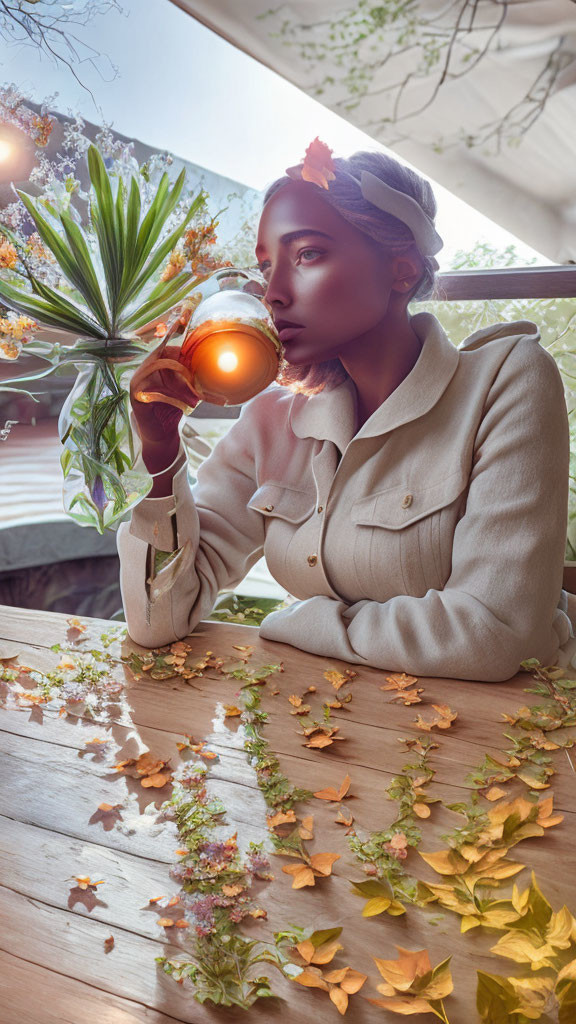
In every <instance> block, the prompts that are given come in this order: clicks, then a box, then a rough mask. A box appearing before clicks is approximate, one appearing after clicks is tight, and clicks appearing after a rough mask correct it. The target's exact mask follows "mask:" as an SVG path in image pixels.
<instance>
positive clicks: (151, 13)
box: [0, 0, 550, 269]
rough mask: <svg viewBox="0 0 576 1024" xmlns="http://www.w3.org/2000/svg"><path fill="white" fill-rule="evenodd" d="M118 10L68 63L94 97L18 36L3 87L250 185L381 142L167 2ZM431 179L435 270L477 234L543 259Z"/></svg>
mask: <svg viewBox="0 0 576 1024" xmlns="http://www.w3.org/2000/svg"><path fill="white" fill-rule="evenodd" d="M119 6H120V7H121V8H122V10H121V11H114V10H112V11H108V12H107V13H106V14H104V15H97V16H96V17H95V18H94V19H93V20H91V21H90V23H89V25H88V26H87V27H86V28H83V29H80V30H77V35H78V36H79V37H80V38H81V39H82V40H84V41H85V42H86V43H87V44H88V43H89V45H90V46H91V47H92V48H93V49H94V50H95V51H97V52H98V53H100V54H101V57H100V58H99V59H97V60H96V62H95V63H96V65H97V66H96V67H94V66H93V64H92V62H91V61H90V60H88V57H89V56H91V54H90V51H89V50H88V48H87V47H86V48H85V49H84V57H85V59H84V60H83V62H82V63H81V64H80V65H78V66H77V72H78V75H79V76H80V78H81V80H82V82H83V83H84V85H86V86H88V88H89V90H91V93H92V95H91V94H90V92H89V91H88V90H87V89H85V88H82V86H81V85H79V83H78V82H77V81H76V80H75V78H74V77H73V75H72V73H71V72H70V70H69V69H67V68H65V67H63V66H62V65H61V64H55V63H54V62H53V61H52V60H51V59H49V58H48V57H46V56H41V55H40V54H39V53H38V51H37V50H36V49H35V48H33V47H31V46H24V45H22V44H16V45H11V46H8V47H6V46H3V49H2V52H0V83H2V84H8V83H14V84H15V85H17V86H18V88H19V89H20V90H21V91H22V92H24V93H25V94H26V95H27V96H28V97H29V98H30V99H32V100H34V101H35V102H41V101H42V100H44V99H45V98H47V97H53V98H52V101H51V106H52V107H54V108H55V109H57V110H59V111H61V112H62V113H69V112H74V113H80V114H81V115H82V116H83V117H85V118H86V119H87V120H90V121H93V122H95V123H102V122H104V121H105V122H107V123H108V124H110V125H111V126H112V127H113V128H115V129H116V130H117V131H118V132H120V133H122V134H124V135H128V136H130V137H131V138H137V139H140V140H141V141H142V142H145V143H147V144H148V145H150V146H153V147H157V148H161V149H167V150H169V151H170V152H172V153H174V154H176V155H178V156H180V157H183V158H184V159H186V160H189V161H191V162H193V163H196V164H199V165H201V166H203V167H206V168H208V169H209V170H211V171H215V172H217V173H219V174H223V175H225V176H227V177H230V178H233V179H235V180H236V181H239V182H241V183H242V184H245V185H249V186H251V187H252V188H256V189H263V188H265V187H266V185H267V184H268V183H269V182H271V181H272V180H273V179H274V178H276V177H278V176H279V175H280V174H282V173H283V172H284V168H285V167H288V166H291V165H293V164H295V163H299V162H300V160H301V159H302V158H303V156H304V152H305V150H306V147H307V146H308V144H309V143H310V142H311V141H312V139H313V138H314V137H315V136H317V135H318V136H320V138H321V139H322V140H323V141H324V142H326V143H327V144H328V145H329V146H330V148H331V149H332V150H333V151H334V153H335V155H337V156H348V155H349V154H350V153H353V152H354V151H355V150H358V149H381V150H383V149H384V147H382V146H380V145H379V144H378V143H376V142H374V140H372V139H371V138H370V137H369V136H367V135H366V134H365V133H364V132H362V131H360V130H359V129H357V128H355V127H354V126H353V125H350V124H349V123H348V122H347V121H345V120H344V119H343V118H341V117H339V116H337V115H336V114H334V113H333V112H331V111H329V110H327V109H326V108H325V107H323V106H322V105H321V104H320V103H318V102H317V101H316V100H314V99H312V98H311V97H309V96H307V95H306V94H304V93H303V92H301V91H300V90H299V89H297V88H296V87H295V86H293V85H291V84H290V83H289V82H287V81H285V80H284V79H283V78H281V77H280V76H279V75H276V74H275V73H274V72H272V71H270V70H269V69H267V68H265V67H263V66H262V65H261V64H259V63H258V62H257V61H255V60H253V59H252V58H251V57H248V56H247V55H246V54H244V53H242V52H241V51H239V50H236V49H235V48H234V47H233V46H231V45H230V44H229V43H227V42H226V41H225V40H223V39H221V38H220V37H219V36H217V35H216V34H214V33H213V32H211V31H210V30H209V29H207V28H205V27H204V26H202V25H200V24H199V23H198V22H196V21H195V20H194V19H193V18H191V17H190V15H188V14H186V13H185V12H184V11H182V10H181V9H180V8H178V7H176V6H175V5H174V4H172V3H170V2H169V0H119ZM112 65H114V66H115V67H116V68H117V72H116V73H115V72H114V70H113V67H112ZM55 94H56V95H55ZM417 169H418V168H417ZM430 180H431V181H432V184H433V187H434V192H435V195H436V198H437V201H438V216H437V219H436V224H437V228H438V230H439V232H440V234H441V235H442V237H443V238H444V241H445V246H444V249H443V250H442V252H441V253H440V254H439V256H438V261H439V263H440V269H442V268H443V266H444V267H446V266H448V265H449V261H450V258H451V256H452V255H453V253H454V252H455V251H457V250H459V249H465V250H469V249H471V248H473V246H474V245H475V243H476V242H477V241H486V242H489V243H491V244H493V245H494V246H496V247H497V248H499V249H501V248H505V247H506V246H508V245H509V244H511V243H513V244H515V245H516V248H517V251H518V255H519V258H520V260H521V261H524V260H526V261H527V260H530V261H532V260H533V259H534V257H535V256H537V258H538V263H540V264H541V265H544V264H548V263H549V262H550V261H549V260H547V259H546V258H545V257H543V256H541V255H540V254H538V253H535V251H534V250H533V249H531V248H530V247H529V246H527V245H525V244H524V243H522V242H520V241H519V240H517V239H515V238H514V236H513V235H511V234H510V232H508V231H505V230H504V229H502V228H500V227H499V226H498V225H496V224H495V223H494V222H493V221H491V220H489V219H488V218H487V217H484V216H483V215H482V214H480V213H479V212H478V211H475V210H474V209H473V208H472V207H471V206H469V205H468V204H467V203H464V202H463V201H462V200H460V199H458V198H457V197H455V196H453V195H452V194H451V193H450V192H448V191H447V190H446V189H444V188H443V187H442V186H440V185H438V184H437V183H435V182H434V181H433V179H430Z"/></svg>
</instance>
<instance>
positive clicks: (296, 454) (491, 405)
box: [118, 313, 573, 681]
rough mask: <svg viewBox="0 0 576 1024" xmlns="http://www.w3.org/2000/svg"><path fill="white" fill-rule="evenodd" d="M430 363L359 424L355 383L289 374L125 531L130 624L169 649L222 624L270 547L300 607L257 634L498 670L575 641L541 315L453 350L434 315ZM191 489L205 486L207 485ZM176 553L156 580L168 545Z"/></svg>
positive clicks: (366, 659)
mask: <svg viewBox="0 0 576 1024" xmlns="http://www.w3.org/2000/svg"><path fill="white" fill-rule="evenodd" d="M412 325H413V327H414V329H415V330H416V332H417V334H418V335H419V337H420V339H421V341H422V350H421V352H420V356H419V358H418V360H417V362H416V364H415V366H414V367H413V369H412V371H411V372H410V373H409V374H408V376H407V377H406V378H405V379H404V380H403V381H402V383H401V384H400V385H399V387H398V388H396V390H395V391H394V392H393V393H392V394H391V395H390V397H389V398H387V399H386V401H385V402H383V404H382V405H381V406H380V408H379V409H377V410H376V412H375V413H374V414H373V415H372V416H371V417H370V419H369V420H368V421H367V422H366V423H365V424H364V425H363V426H362V428H361V429H360V430H359V431H358V432H357V433H356V432H355V425H356V407H355V389H354V386H353V384H352V382H351V381H350V380H347V381H345V382H344V383H343V384H341V385H339V386H338V387H336V388H334V389H332V390H330V391H323V392H321V393H320V394H318V395H315V396H313V397H310V398H307V397H305V396H304V395H295V394H294V393H292V392H291V391H288V390H287V389H285V388H281V387H279V386H277V385H272V386H271V387H270V388H268V389H267V390H266V391H264V392H262V393H261V394H260V395H258V396H257V397H256V398H254V399H252V401H250V402H249V403H247V405H245V406H244V408H243V409H242V412H241V415H240V417H239V419H238V421H237V422H236V423H235V424H234V426H233V427H232V428H231V429H230V431H229V432H228V434H227V435H226V437H225V438H224V439H223V440H221V441H220V442H219V444H218V445H217V446H216V448H215V450H214V451H213V453H212V454H211V455H210V456H209V458H208V459H206V461H205V462H204V463H203V465H202V466H201V468H200V469H199V471H198V480H197V483H196V484H195V486H194V488H193V490H192V492H191V491H190V488H189V485H188V482H187V473H186V467H185V466H184V467H183V468H182V469H181V470H180V471H179V472H178V473H177V474H176V476H175V478H174V484H173V496H172V497H167V498H156V499H144V501H142V502H141V503H140V504H139V505H138V506H137V507H136V508H135V510H134V512H133V514H132V520H131V523H130V524H123V525H122V527H121V528H120V530H119V533H118V550H119V553H120V559H121V568H122V573H121V575H122V590H123V597H124V607H125V611H126V619H127V623H128V630H129V633H130V635H131V636H132V637H133V639H134V640H136V641H137V642H138V643H140V644H143V645H145V646H150V647H152V646H158V645H161V644H165V643H168V642H170V641H172V640H174V639H176V638H180V637H183V636H185V635H186V634H187V633H189V632H190V631H191V630H192V629H193V628H194V626H195V625H196V623H197V622H198V621H199V620H200V619H202V618H205V617H206V616H208V615H209V614H210V612H211V610H212V607H213V605H214V602H215V600H216V597H217V594H218V592H219V591H220V590H221V589H223V588H230V587H234V586H236V585H237V584H238V583H239V582H240V581H241V580H242V579H243V577H244V576H245V575H246V573H247V572H248V570H249V569H250V568H251V566H252V565H253V564H254V563H255V562H256V561H257V559H258V558H260V557H261V556H262V554H264V555H265V556H266V561H267V563H268V566H269V569H270V571H271V573H272V575H273V576H274V577H275V579H276V580H277V581H278V582H279V583H280V584H281V586H282V587H284V588H285V589H286V590H287V591H288V592H289V593H291V594H293V595H294V596H295V597H296V598H298V599H299V600H298V601H297V602H296V603H294V604H293V605H291V606H290V607H288V608H287V609H285V610H282V611H279V612H274V613H273V614H271V615H269V616H268V617H267V618H266V619H265V620H264V622H263V623H262V625H261V627H260V635H261V636H262V637H265V638H266V639H269V640H277V641H281V642H283V643H288V644H292V645H294V646H295V647H299V648H301V649H302V650H306V651H311V652H312V653H314V654H319V655H324V656H327V657H333V658H341V659H344V660H345V661H349V662H355V663H359V664H366V665H371V666H376V667H379V668H386V669H389V670H392V671H405V672H409V673H413V674H415V675H424V676H448V677H455V678H462V679H478V680H486V681H496V680H504V679H508V678H510V677H511V676H512V675H514V674H515V673H516V672H517V671H518V669H519V665H520V662H521V661H522V660H523V659H525V658H532V657H535V658H538V659H540V661H541V662H542V663H544V664H546V665H549V664H554V663H556V660H557V658H558V656H559V653H560V652H561V649H563V645H565V644H568V645H569V641H570V638H571V636H572V635H573V629H572V624H571V620H570V618H569V617H568V615H567V610H568V605H567V600H566V594H565V592H564V591H563V590H562V589H561V588H562V570H563V561H564V546H565V537H566V525H567V501H568V464H569V436H568V419H567V412H566V406H565V401H564V395H563V388H562V382H561V378H560V374H559V372H558V369H557V367H556V364H555V362H554V359H553V358H552V356H550V355H549V354H548V353H547V352H546V351H545V350H544V349H543V348H541V347H540V345H539V344H538V340H539V334H538V331H537V328H536V327H535V325H534V324H531V323H529V322H528V321H522V322H518V323H512V324H497V325H495V326H494V327H491V328H489V329H486V330H482V331H479V332H477V333H476V334H474V335H472V337H471V338H469V339H468V341H467V342H466V343H465V344H464V345H462V346H461V348H460V349H456V348H455V347H454V346H453V345H452V344H451V343H450V341H449V340H448V338H447V337H446V335H445V334H444V332H443V330H442V328H441V327H440V324H439V323H438V321H437V320H436V319H435V317H433V316H431V315H430V314H428V313H419V314H417V315H416V316H414V317H413V318H412ZM192 495H193V497H192ZM155 550H161V551H176V552H177V554H176V555H175V557H174V558H173V559H172V561H171V562H170V563H169V564H168V565H167V566H166V567H165V568H164V569H162V570H161V571H160V572H159V573H158V574H157V575H156V576H155V575H154V571H153V568H152V567H153V565H154V552H155Z"/></svg>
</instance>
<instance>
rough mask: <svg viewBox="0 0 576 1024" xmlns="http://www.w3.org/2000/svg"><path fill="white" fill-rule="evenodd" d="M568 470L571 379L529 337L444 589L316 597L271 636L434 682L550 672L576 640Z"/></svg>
mask: <svg viewBox="0 0 576 1024" xmlns="http://www.w3.org/2000/svg"><path fill="white" fill-rule="evenodd" d="M568 468H569V432H568V418H567V413H566V405H565V401H564V394H563V388H562V381H561V378H560V374H559V372H558V369H557V367H556V364H555V362H554V360H553V358H552V357H551V356H550V355H549V354H548V353H547V352H546V351H545V350H544V349H542V348H541V347H540V346H539V345H535V344H534V341H533V340H531V339H527V340H526V341H524V340H520V341H519V342H518V343H517V344H516V345H515V346H514V348H513V349H512V350H511V352H510V354H509V355H508V357H507V358H506V360H505V362H504V363H503V365H502V367H501V369H500V372H499V373H498V376H497V377H496V379H495V381H494V384H493V386H492V388H491V390H490V394H489V396H488V399H487V402H486V406H485V410H484V416H483V418H482V421H481V423H480V427H479V429H478V433H477V436H476V443H475V454H474V464H473V469H472V473H471V477H470V486H469V492H468V497H467V504H466V511H465V514H464V515H463V517H462V519H461V520H460V521H459V523H458V524H457V527H456V530H455V534H454V544H453V552H452V572H451V575H450V578H449V580H448V581H447V583H446V586H445V587H444V589H443V590H429V591H428V592H427V594H426V595H425V596H424V597H409V596H398V597H394V598H392V599H391V600H389V601H387V602H385V603H378V602H376V601H359V602H357V603H356V604H353V605H351V606H347V605H346V604H345V603H344V602H340V601H335V600H333V599H331V598H328V597H314V598H311V599H309V600H307V601H302V602H299V603H297V604H294V605H292V606H291V607H290V608H288V609H287V610H285V611H281V612H275V613H273V614H272V615H269V616H268V617H267V618H266V619H265V620H264V622H263V623H262V626H261V628H260V634H261V636H262V637H264V638H266V639H269V640H277V641H283V642H285V643H290V644H293V645H295V646H298V647H301V648H302V649H304V650H308V651H311V652H313V653H315V654H321V655H325V656H329V657H335V658H341V659H343V660H345V661H351V662H357V663H362V664H368V665H372V666H375V667H377V668H386V669H389V670H391V671H406V672H411V673H414V674H416V675H424V676H445V677H453V678H461V679H479V680H485V681H500V680H504V679H509V678H510V677H511V676H513V675H514V674H515V673H516V672H517V671H518V670H519V667H520V662H521V661H523V660H524V659H525V658H530V657H536V658H539V659H540V661H541V662H543V663H544V664H550V663H551V662H553V661H554V659H555V657H556V655H557V652H558V647H559V645H560V644H561V643H563V642H564V641H565V640H566V639H567V638H568V635H569V621H568V619H567V617H566V616H564V615H563V613H562V612H558V611H557V605H558V602H559V599H560V591H561V586H562V568H563V562H564V550H565V538H566V523H567V503H568ZM382 571H383V572H385V567H384V566H383V567H382Z"/></svg>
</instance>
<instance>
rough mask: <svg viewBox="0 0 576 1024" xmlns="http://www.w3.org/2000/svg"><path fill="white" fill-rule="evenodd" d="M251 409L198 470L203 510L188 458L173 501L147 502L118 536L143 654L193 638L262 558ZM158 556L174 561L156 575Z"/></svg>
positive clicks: (130, 615) (129, 613)
mask: <svg viewBox="0 0 576 1024" xmlns="http://www.w3.org/2000/svg"><path fill="white" fill-rule="evenodd" d="M250 405H251V403H248V404H247V405H246V406H244V408H243V409H242V413H241V415H240V418H239V420H238V421H237V422H236V423H235V424H234V426H233V427H232V428H231V429H230V431H229V432H228V434H227V435H226V437H224V438H223V439H222V440H221V441H220V442H219V443H218V444H217V445H216V448H215V449H214V451H213V452H212V454H211V455H210V456H209V457H208V458H207V459H206V461H205V462H204V463H203V464H202V466H201V467H200V469H199V470H198V483H197V485H196V487H195V488H194V493H195V495H197V501H196V502H195V501H194V498H193V496H192V492H191V490H190V486H189V484H188V476H187V460H186V459H185V458H184V455H183V454H182V460H183V461H182V465H181V467H180V468H179V469H178V471H177V472H176V473H175V475H174V477H173V482H172V493H170V494H168V495H167V496H166V497H157V498H145V499H144V500H143V501H142V502H141V503H140V504H139V505H137V506H136V508H135V509H134V511H133V513H132V519H131V522H130V523H124V524H122V526H121V527H120V529H119V531H118V553H119V555H120V570H121V571H120V582H121V588H122V598H123V603H124V610H125V614H126V622H127V625H128V632H129V634H130V636H131V637H132V639H133V640H135V641H136V642H137V643H139V644H142V646H144V647H158V646H162V645H163V644H167V643H171V642H172V641H173V640H177V639H179V638H181V637H184V636H186V635H187V634H188V633H190V632H191V630H192V629H193V628H194V626H195V625H196V623H197V622H199V621H200V619H202V618H205V617H206V616H207V615H209V614H210V612H211V611H212V608H213V606H214V602H215V600H216V597H217V595H218V592H219V591H220V590H222V589H224V588H227V587H234V586H236V585H237V584H238V583H239V582H240V581H241V580H242V579H243V578H244V576H245V575H246V573H247V572H248V571H249V570H250V568H251V567H252V565H254V563H255V562H256V561H257V560H258V559H259V558H260V557H261V555H262V549H263V544H264V523H263V521H262V516H261V515H259V513H258V512H255V511H254V510H252V509H250V508H247V504H248V502H249V500H250V498H251V496H252V495H253V493H254V491H255V490H256V486H257V485H256V482H255V470H254V455H253V449H252V448H251V445H250V443H249V439H250V436H251V432H252V431H253V430H254V426H253V424H252V419H253V417H252V414H251V408H250ZM158 552H162V553H166V552H171V553H172V555H171V557H170V558H169V560H168V562H167V563H166V564H165V565H164V567H163V568H161V569H160V570H159V571H156V569H155V563H156V561H157V558H156V556H157V553H158Z"/></svg>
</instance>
